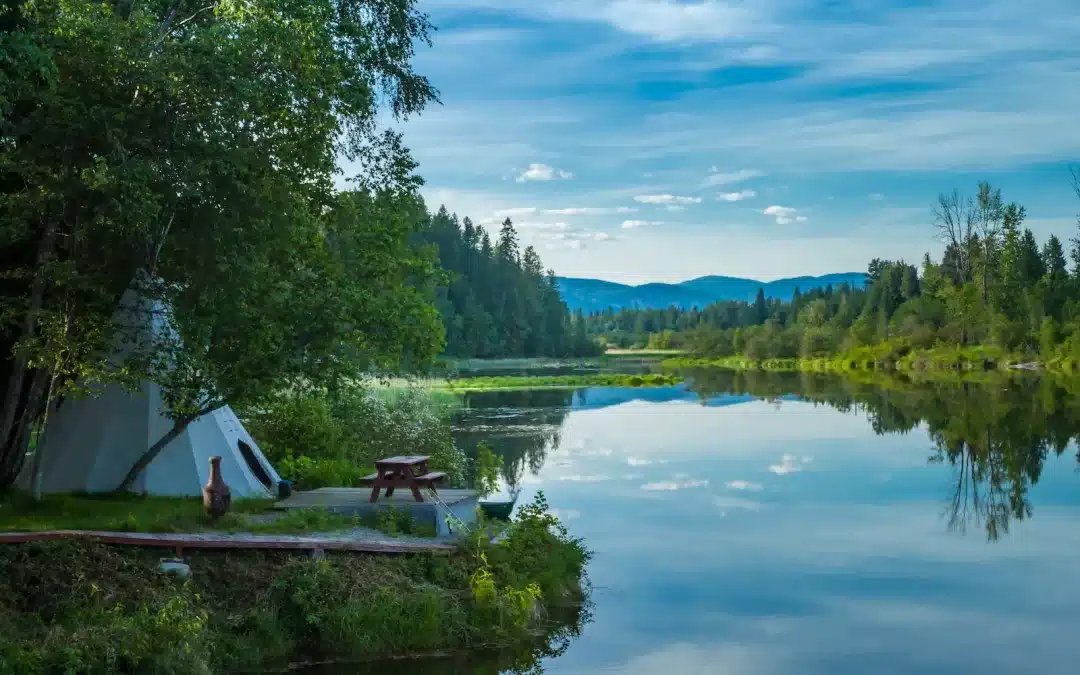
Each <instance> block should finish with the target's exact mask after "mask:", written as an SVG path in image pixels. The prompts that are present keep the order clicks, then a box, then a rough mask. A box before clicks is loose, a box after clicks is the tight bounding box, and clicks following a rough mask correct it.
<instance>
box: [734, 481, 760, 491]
mask: <svg viewBox="0 0 1080 675" xmlns="http://www.w3.org/2000/svg"><path fill="white" fill-rule="evenodd" d="M727 486H728V487H729V488H731V489H732V490H749V491H750V492H760V491H761V489H762V487H761V483H750V482H747V481H745V480H733V481H731V482H730V483H728V484H727Z"/></svg>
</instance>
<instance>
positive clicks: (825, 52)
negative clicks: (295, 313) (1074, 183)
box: [346, 0, 1080, 284]
mask: <svg viewBox="0 0 1080 675" xmlns="http://www.w3.org/2000/svg"><path fill="white" fill-rule="evenodd" d="M418 2H419V8H420V9H421V11H423V12H425V13H427V14H428V15H429V18H430V20H431V21H432V23H433V24H434V25H435V26H436V27H437V28H438V30H437V31H436V32H435V33H434V35H433V46H432V47H430V48H429V47H426V46H421V47H420V48H419V49H418V53H417V56H416V59H415V67H416V70H417V71H418V72H419V73H421V74H423V75H425V76H427V77H428V78H429V79H430V80H431V82H432V84H433V85H434V86H435V87H436V88H437V89H438V90H439V92H440V98H441V101H442V103H441V105H432V106H431V107H430V108H428V109H427V110H426V111H424V112H423V113H422V114H421V115H420V116H418V117H415V118H412V119H410V120H408V121H406V122H405V123H403V124H402V126H401V128H402V130H403V132H404V135H405V142H406V144H407V145H408V146H409V148H410V149H411V151H412V152H413V155H414V157H415V158H416V159H417V161H418V162H419V164H420V167H419V170H418V171H419V173H420V175H422V176H423V177H424V179H425V181H426V184H425V186H424V188H423V189H422V194H423V196H424V198H425V200H426V202H427V204H428V208H429V209H431V210H435V209H437V208H438V207H439V206H440V205H445V206H446V207H447V209H449V210H450V211H452V212H456V213H457V214H458V216H459V217H465V216H469V217H470V218H472V219H473V221H474V222H480V223H482V224H484V225H485V227H489V228H491V229H493V230H497V228H498V224H499V223H500V222H501V221H502V219H503V218H505V217H507V216H509V217H511V219H512V220H513V221H514V223H515V224H516V225H517V227H518V231H519V233H520V238H521V241H522V244H523V245H529V244H531V245H534V246H536V248H537V250H538V252H539V253H540V255H541V257H542V258H543V260H544V262H545V264H546V265H547V266H548V267H552V268H554V269H555V270H556V272H557V273H558V274H560V275H563V276H573V277H592V278H599V279H607V280H611V281H618V282H622V283H631V284H637V283H644V282H649V281H666V282H673V281H681V280H684V279H690V278H693V277H697V276H702V275H707V274H720V275H728V276H740V277H750V278H754V279H758V280H761V281H769V280H773V279H777V278H782V277H790V276H797V275H804V274H824V273H830V272H849V271H859V270H865V269H866V266H867V263H868V262H869V260H870V259H871V258H874V257H880V258H887V259H901V258H903V259H906V260H908V261H909V262H917V261H918V260H920V259H921V258H922V255H923V253H924V252H926V251H930V252H931V254H932V255H935V256H936V255H939V254H940V250H941V246H940V244H939V243H938V242H936V241H935V232H934V228H933V225H932V215H931V207H932V205H933V204H934V202H935V200H936V198H937V195H938V194H939V193H940V192H943V191H951V190H952V189H954V188H958V189H960V190H961V191H962V192H963V193H966V194H973V193H974V192H975V189H976V185H977V183H978V182H979V181H980V180H987V181H989V182H990V183H991V184H992V185H994V186H996V187H1000V188H1001V190H1002V196H1003V197H1004V198H1005V200H1006V201H1012V200H1015V201H1018V202H1020V203H1021V204H1023V205H1024V206H1025V207H1026V208H1027V213H1028V222H1027V225H1028V226H1029V227H1031V229H1032V230H1033V231H1034V232H1035V234H1036V235H1037V237H1038V238H1039V240H1040V241H1043V240H1044V239H1045V238H1046V237H1047V236H1049V235H1050V234H1051V233H1054V234H1057V235H1058V236H1059V237H1063V238H1068V237H1072V236H1074V230H1075V229H1076V214H1077V212H1080V200H1078V199H1077V198H1076V195H1074V193H1073V191H1072V188H1071V185H1070V174H1069V167H1070V166H1071V165H1072V163H1073V162H1074V161H1075V162H1080V123H1078V122H1080V120H1078V119H1077V116H1076V115H1077V111H1078V110H1080V8H1078V7H1077V5H1076V4H1075V2H1076V0H1027V1H1025V2H1019V1H1018V0H940V1H936V0H913V1H911V2H907V3H900V2H887V1H878V0H751V1H747V2H743V1H741V0H728V1H724V0H569V1H564V0H546V1H543V2H538V1H537V0H418ZM346 170H347V168H346Z"/></svg>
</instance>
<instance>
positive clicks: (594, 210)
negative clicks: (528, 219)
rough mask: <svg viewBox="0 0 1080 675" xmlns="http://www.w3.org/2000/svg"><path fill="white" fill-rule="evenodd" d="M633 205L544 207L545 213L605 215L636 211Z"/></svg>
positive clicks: (558, 214) (557, 214)
mask: <svg viewBox="0 0 1080 675" xmlns="http://www.w3.org/2000/svg"><path fill="white" fill-rule="evenodd" d="M636 212H637V209H636V208H634V207H633V206H615V207H606V206H572V207H569V208H563V209H544V213H550V214H552V215H556V216H603V215H608V214H612V213H636Z"/></svg>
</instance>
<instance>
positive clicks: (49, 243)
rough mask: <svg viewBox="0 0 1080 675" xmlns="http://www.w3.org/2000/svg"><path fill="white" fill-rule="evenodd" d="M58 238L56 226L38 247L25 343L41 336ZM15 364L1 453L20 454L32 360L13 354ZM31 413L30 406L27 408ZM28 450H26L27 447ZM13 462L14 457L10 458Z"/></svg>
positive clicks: (0, 418) (0, 421) (0, 424)
mask: <svg viewBox="0 0 1080 675" xmlns="http://www.w3.org/2000/svg"><path fill="white" fill-rule="evenodd" d="M55 239H56V226H55V225H54V224H52V223H50V224H49V226H48V227H47V228H46V229H45V234H44V236H43V237H42V238H41V243H40V244H39V245H38V254H37V266H36V268H35V270H34V281H33V283H32V284H31V287H30V305H29V307H27V310H26V317H25V319H24V320H23V326H22V333H21V335H20V336H19V338H20V339H22V340H28V339H31V338H33V337H34V336H35V335H36V333H37V319H38V313H39V312H41V308H42V307H43V306H44V304H45V291H46V288H47V282H46V278H45V275H46V269H47V266H48V263H49V261H50V260H51V259H52V254H53V243H54V240H55ZM12 356H13V360H14V364H13V367H12V369H11V376H10V377H9V378H8V387H7V391H6V392H5V396H4V407H3V412H2V413H0V444H3V445H2V446H0V454H6V453H8V452H14V453H18V452H19V447H18V446H17V445H16V446H15V447H12V440H13V439H12V438H11V432H12V431H13V430H14V426H15V414H16V412H17V411H18V409H19V403H20V402H21V401H22V398H23V386H24V385H25V380H26V372H27V370H28V368H29V365H30V360H29V358H28V357H27V356H26V355H25V354H19V353H16V354H13V355H12ZM25 410H29V407H26V408H24V411H25ZM24 449H25V448H24ZM8 459H9V460H10V457H9V458H8Z"/></svg>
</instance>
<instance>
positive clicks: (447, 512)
mask: <svg viewBox="0 0 1080 675" xmlns="http://www.w3.org/2000/svg"><path fill="white" fill-rule="evenodd" d="M425 489H426V490H427V493H428V497H430V498H431V501H433V502H434V503H435V507H436V508H437V509H441V510H442V512H443V515H444V517H445V518H446V521H447V525H450V524H451V523H453V524H454V526H456V527H459V528H461V529H462V530H463V531H464V532H465V533H466V534H471V530H470V529H469V526H468V525H466V524H465V523H464V522H463V521H462V520H461V519H460V518H458V517H457V516H456V515H454V512H453V511H452V510H451V509H450V507H449V506H447V504H446V502H444V501H443V500H442V498H441V497H439V493H438V492H436V491H435V490H433V489H432V488H425ZM453 531H454V530H453V528H451V530H450V532H451V533H453Z"/></svg>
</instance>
